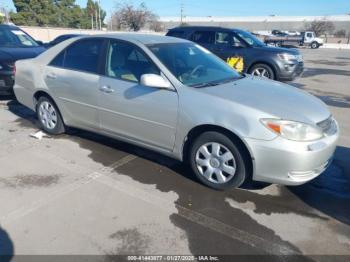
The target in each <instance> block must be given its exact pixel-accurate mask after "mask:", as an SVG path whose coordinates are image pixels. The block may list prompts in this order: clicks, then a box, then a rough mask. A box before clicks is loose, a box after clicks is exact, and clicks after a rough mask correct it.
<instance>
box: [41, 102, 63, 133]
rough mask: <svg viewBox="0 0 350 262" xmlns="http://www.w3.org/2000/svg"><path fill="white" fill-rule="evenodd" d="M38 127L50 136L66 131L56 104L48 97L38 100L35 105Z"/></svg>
mask: <svg viewBox="0 0 350 262" xmlns="http://www.w3.org/2000/svg"><path fill="white" fill-rule="evenodd" d="M36 114H37V118H38V123H39V127H40V128H41V129H42V130H44V131H45V132H46V133H48V134H50V135H60V134H63V133H64V132H65V131H66V129H65V126H64V123H63V120H62V116H61V113H60V111H59V109H58V108H57V106H56V104H55V103H54V102H53V101H52V100H51V99H50V98H48V97H46V96H42V97H40V98H39V100H38V103H37V105H36Z"/></svg>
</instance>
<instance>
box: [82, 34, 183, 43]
mask: <svg viewBox="0 0 350 262" xmlns="http://www.w3.org/2000/svg"><path fill="white" fill-rule="evenodd" d="M89 37H91V36H89ZM93 37H108V38H115V39H120V40H125V41H133V42H139V43H142V44H144V45H149V44H163V43H184V42H188V41H187V40H184V39H180V38H175V37H168V36H162V35H151V34H139V33H111V34H101V35H94V36H93Z"/></svg>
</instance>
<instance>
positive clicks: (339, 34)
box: [334, 29, 346, 37]
mask: <svg viewBox="0 0 350 262" xmlns="http://www.w3.org/2000/svg"><path fill="white" fill-rule="evenodd" d="M334 35H335V36H336V37H345V36H346V30H345V29H340V30H338V31H336V32H335V33H334Z"/></svg>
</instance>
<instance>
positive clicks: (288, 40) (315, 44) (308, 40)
mask: <svg viewBox="0 0 350 262" xmlns="http://www.w3.org/2000/svg"><path fill="white" fill-rule="evenodd" d="M276 31H277V30H276ZM264 41H265V43H266V44H273V45H275V46H288V45H299V46H310V47H311V48H312V49H316V48H319V47H320V46H322V45H323V40H322V39H321V38H319V37H316V34H315V32H311V31H306V32H301V34H300V35H299V36H291V35H288V34H286V33H279V34H272V35H270V36H266V37H265V39H264Z"/></svg>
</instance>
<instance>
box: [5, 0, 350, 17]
mask: <svg viewBox="0 0 350 262" xmlns="http://www.w3.org/2000/svg"><path fill="white" fill-rule="evenodd" d="M76 2H77V3H78V4H80V5H81V6H85V5H86V2H87V0H76ZM117 2H122V1H117V0H101V5H102V6H103V8H104V9H105V10H106V11H107V13H108V14H110V13H111V11H112V10H113V9H114V8H115V6H116V3H117ZM128 2H134V3H136V4H138V3H140V2H145V3H146V5H147V7H148V8H149V9H151V10H152V11H153V12H155V13H156V14H158V15H159V16H179V15H180V6H181V2H183V4H184V14H185V15H186V16H263V15H272V14H274V15H322V16H323V15H336V14H348V13H350V0H243V1H242V0H241V1H239V0H143V1H142V0H134V1H132V0H128ZM4 5H5V6H6V5H7V6H8V8H12V9H14V7H13V3H12V0H0V6H4Z"/></svg>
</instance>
